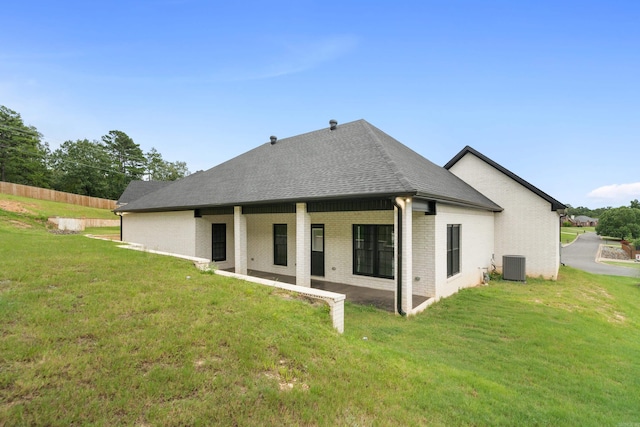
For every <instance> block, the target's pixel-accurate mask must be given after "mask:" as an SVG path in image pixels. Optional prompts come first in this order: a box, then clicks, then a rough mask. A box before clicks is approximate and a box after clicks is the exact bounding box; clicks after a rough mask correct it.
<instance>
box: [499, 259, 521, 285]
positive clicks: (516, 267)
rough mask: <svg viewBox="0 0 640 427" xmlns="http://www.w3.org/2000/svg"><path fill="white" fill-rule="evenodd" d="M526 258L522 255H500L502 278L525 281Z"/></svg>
mask: <svg viewBox="0 0 640 427" xmlns="http://www.w3.org/2000/svg"><path fill="white" fill-rule="evenodd" d="M525 267H526V259H525V257H524V256H522V255H503V256H502V278H503V279H504V280H515V281H518V282H526V280H527V274H526V269H525Z"/></svg>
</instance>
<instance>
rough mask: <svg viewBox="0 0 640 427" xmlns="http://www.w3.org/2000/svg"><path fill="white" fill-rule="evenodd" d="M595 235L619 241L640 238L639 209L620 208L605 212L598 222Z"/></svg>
mask: <svg viewBox="0 0 640 427" xmlns="http://www.w3.org/2000/svg"><path fill="white" fill-rule="evenodd" d="M596 233H598V234H599V235H601V236H611V237H618V238H620V239H626V238H633V239H637V238H640V209H635V208H629V207H627V206H622V207H619V208H613V209H609V210H607V211H605V212H604V213H603V214H602V215H601V216H600V218H599V220H598V225H597V226H596Z"/></svg>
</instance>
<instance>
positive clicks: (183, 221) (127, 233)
mask: <svg viewBox="0 0 640 427" xmlns="http://www.w3.org/2000/svg"><path fill="white" fill-rule="evenodd" d="M193 215H194V212H193V211H180V212H149V213H127V214H125V215H123V216H122V238H123V240H124V241H125V242H129V243H139V244H142V245H144V246H145V248H147V249H151V250H155V251H163V252H172V253H177V254H181V255H187V256H196V253H195V251H196V218H194V216H193ZM209 233H211V231H209ZM210 257H211V255H209V258H210Z"/></svg>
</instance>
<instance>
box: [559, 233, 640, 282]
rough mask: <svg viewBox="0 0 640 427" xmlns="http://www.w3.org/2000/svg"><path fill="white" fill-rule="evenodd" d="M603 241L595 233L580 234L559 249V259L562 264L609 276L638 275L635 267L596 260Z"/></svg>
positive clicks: (639, 275)
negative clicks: (570, 242) (619, 265)
mask: <svg viewBox="0 0 640 427" xmlns="http://www.w3.org/2000/svg"><path fill="white" fill-rule="evenodd" d="M602 243H605V242H604V241H603V240H601V239H600V236H598V235H597V234H596V233H593V232H590V233H585V234H580V235H579V236H578V239H577V240H576V241H575V242H573V243H572V244H570V245H569V246H565V247H563V248H562V249H561V250H560V251H561V252H560V257H561V258H560V260H561V261H562V263H563V264H565V265H568V266H571V267H574V268H578V269H580V270H584V271H587V272H589V273H595V274H606V275H609V276H628V277H640V270H639V269H637V268H626V267H618V266H615V265H608V264H603V263H599V262H596V256H597V255H598V249H599V247H600V244H602Z"/></svg>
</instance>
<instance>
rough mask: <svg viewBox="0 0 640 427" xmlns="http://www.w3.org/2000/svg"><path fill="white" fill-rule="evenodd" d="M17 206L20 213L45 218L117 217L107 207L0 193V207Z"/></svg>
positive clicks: (6, 208)
mask: <svg viewBox="0 0 640 427" xmlns="http://www.w3.org/2000/svg"><path fill="white" fill-rule="evenodd" d="M5 204H10V205H11V206H12V207H14V208H15V207H17V208H18V209H20V211H21V213H23V214H26V215H28V216H35V217H38V218H42V219H44V220H46V219H47V218H49V217H55V216H59V217H63V218H100V219H117V218H118V217H117V216H115V215H114V214H113V212H111V211H110V210H108V209H96V208H89V207H85V206H81V205H71V204H67V203H60V202H52V201H49V200H39V199H31V198H28V197H20V196H13V195H10V194H1V193H0V209H4V210H5V211H6V210H8V205H5Z"/></svg>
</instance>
